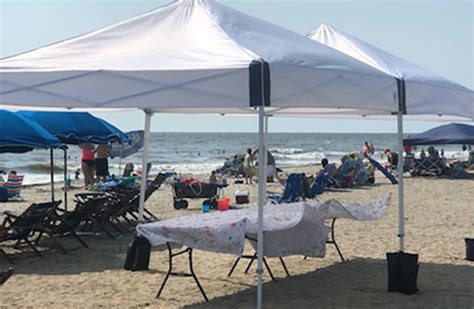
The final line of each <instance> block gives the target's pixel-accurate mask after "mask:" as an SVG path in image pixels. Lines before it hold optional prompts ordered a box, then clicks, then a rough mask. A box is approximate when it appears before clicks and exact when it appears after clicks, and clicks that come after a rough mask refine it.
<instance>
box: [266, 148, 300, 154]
mask: <svg viewBox="0 0 474 309" xmlns="http://www.w3.org/2000/svg"><path fill="white" fill-rule="evenodd" d="M270 152H271V153H272V154H273V155H275V154H282V155H288V154H295V153H303V152H304V150H303V149H301V148H270Z"/></svg>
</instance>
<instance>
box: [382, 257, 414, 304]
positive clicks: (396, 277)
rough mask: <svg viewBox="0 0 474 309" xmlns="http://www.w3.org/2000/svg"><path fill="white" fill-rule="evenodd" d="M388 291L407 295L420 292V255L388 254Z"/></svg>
mask: <svg viewBox="0 0 474 309" xmlns="http://www.w3.org/2000/svg"><path fill="white" fill-rule="evenodd" d="M387 266H388V291H389V292H399V293H403V294H407V295H411V294H415V293H417V292H418V288H417V284H416V282H417V277H418V269H419V267H420V266H419V265H418V254H409V253H404V252H395V253H387Z"/></svg>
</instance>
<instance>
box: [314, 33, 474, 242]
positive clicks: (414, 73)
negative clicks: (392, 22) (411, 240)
mask: <svg viewBox="0 0 474 309" xmlns="http://www.w3.org/2000/svg"><path fill="white" fill-rule="evenodd" d="M306 37H308V38H310V39H312V40H314V41H315V42H318V43H321V44H324V45H326V46H329V47H331V48H334V49H335V50H338V51H340V52H342V53H345V54H346V55H348V56H351V57H352V58H354V59H357V60H359V61H361V62H363V63H366V64H367V65H370V66H371V67H373V68H375V69H377V70H379V71H380V72H384V73H386V74H389V75H391V76H393V77H394V78H396V79H397V82H398V97H399V98H400V99H401V100H400V108H401V111H402V113H398V130H397V131H398V152H399V154H400V156H401V158H403V117H402V115H409V116H410V117H413V119H418V120H423V119H424V120H426V119H428V120H429V119H435V120H438V119H439V118H441V119H444V120H449V119H458V120H460V119H461V120H468V121H472V120H474V92H473V91H472V90H470V89H468V88H466V87H464V86H461V85H459V84H456V83H454V82H452V81H449V80H447V79H445V78H443V77H441V76H439V75H437V74H435V73H432V72H430V71H428V70H426V69H424V68H421V67H419V66H418V65H416V64H412V63H410V62H408V61H406V60H404V59H401V58H399V57H397V56H395V55H392V54H390V53H388V52H386V51H384V50H382V49H380V48H378V47H376V46H373V45H371V44H369V43H367V42H364V41H362V40H360V39H358V38H356V37H354V36H352V35H350V34H347V33H345V32H342V31H340V30H337V29H335V28H333V27H331V26H329V25H326V24H322V25H320V26H319V27H316V28H314V29H313V30H311V31H309V32H308V33H307V34H306ZM376 118H377V116H375V119H376ZM398 163H399V164H398V183H399V185H398V189H399V196H398V197H399V201H398V209H399V234H398V237H399V239H400V251H403V250H404V236H405V229H404V221H405V219H404V198H403V160H399V162H398Z"/></svg>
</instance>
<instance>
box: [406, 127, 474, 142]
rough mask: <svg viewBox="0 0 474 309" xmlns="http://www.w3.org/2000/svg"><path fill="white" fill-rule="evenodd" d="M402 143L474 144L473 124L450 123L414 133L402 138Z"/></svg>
mask: <svg viewBox="0 0 474 309" xmlns="http://www.w3.org/2000/svg"><path fill="white" fill-rule="evenodd" d="M403 144H404V145H413V146H414V145H461V144H468V145H474V126H471V125H468V124H462V123H450V124H446V125H442V126H439V127H436V128H433V129H430V130H428V131H425V132H422V133H419V134H415V135H412V136H409V137H408V138H405V139H404V140H403Z"/></svg>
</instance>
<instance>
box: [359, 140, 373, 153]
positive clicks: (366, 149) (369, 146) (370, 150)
mask: <svg viewBox="0 0 474 309" xmlns="http://www.w3.org/2000/svg"><path fill="white" fill-rule="evenodd" d="M374 153H375V147H374V144H372V143H370V144H369V142H365V143H364V145H363V146H362V154H367V155H373V154H374Z"/></svg>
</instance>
